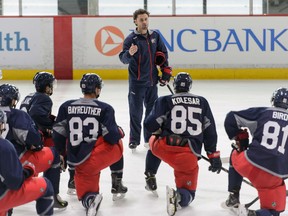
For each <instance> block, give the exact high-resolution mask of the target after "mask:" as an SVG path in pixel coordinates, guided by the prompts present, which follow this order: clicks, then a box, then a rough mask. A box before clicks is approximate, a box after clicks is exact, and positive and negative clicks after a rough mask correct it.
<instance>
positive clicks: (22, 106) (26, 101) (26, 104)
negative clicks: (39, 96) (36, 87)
mask: <svg viewBox="0 0 288 216" xmlns="http://www.w3.org/2000/svg"><path fill="white" fill-rule="evenodd" d="M34 94H35V92H34V93H30V94H29V95H27V96H26V97H25V98H24V100H23V101H22V102H21V104H20V109H21V110H23V111H25V112H28V110H29V109H30V102H31V100H32V97H33V96H34Z"/></svg>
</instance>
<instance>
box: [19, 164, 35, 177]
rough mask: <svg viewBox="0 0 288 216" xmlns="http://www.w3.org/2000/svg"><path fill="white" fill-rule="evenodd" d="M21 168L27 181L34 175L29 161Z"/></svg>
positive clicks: (33, 169)
mask: <svg viewBox="0 0 288 216" xmlns="http://www.w3.org/2000/svg"><path fill="white" fill-rule="evenodd" d="M22 166H23V175H24V178H25V179H28V178H30V177H32V176H34V175H35V174H36V171H35V166H34V164H32V163H30V162H29V161H25V162H24V163H23V164H22Z"/></svg>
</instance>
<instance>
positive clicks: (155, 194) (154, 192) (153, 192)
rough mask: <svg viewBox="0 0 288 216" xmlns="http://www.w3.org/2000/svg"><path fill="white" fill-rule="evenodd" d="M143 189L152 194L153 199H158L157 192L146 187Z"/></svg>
mask: <svg viewBox="0 0 288 216" xmlns="http://www.w3.org/2000/svg"><path fill="white" fill-rule="evenodd" d="M145 189H146V190H147V191H151V192H152V194H153V195H154V196H155V197H159V195H158V192H157V190H150V189H149V188H148V187H147V186H145Z"/></svg>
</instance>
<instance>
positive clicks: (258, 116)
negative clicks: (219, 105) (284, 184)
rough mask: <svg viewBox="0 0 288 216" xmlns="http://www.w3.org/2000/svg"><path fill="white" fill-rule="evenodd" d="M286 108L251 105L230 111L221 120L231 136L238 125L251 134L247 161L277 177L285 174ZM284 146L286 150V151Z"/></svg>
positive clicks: (287, 154) (287, 168) (287, 153)
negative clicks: (247, 107)
mask: <svg viewBox="0 0 288 216" xmlns="http://www.w3.org/2000/svg"><path fill="white" fill-rule="evenodd" d="M287 123H288V111H287V110H284V109H281V108H276V107H253V108H249V109H246V110H241V111H238V112H235V111H231V112H229V113H228V114H227V116H226V119H225V123H224V125H225V130H226V132H227V134H228V137H229V138H230V139H233V138H234V137H235V136H236V135H237V134H238V132H239V130H240V128H241V127H246V128H248V129H249V130H250V133H251V135H252V142H251V143H250V145H249V148H248V149H247V151H246V152H245V154H246V157H247V159H248V161H249V162H251V163H252V164H253V165H255V166H257V167H258V168H260V169H262V170H264V171H267V172H269V173H270V174H272V175H275V176H279V177H285V178H287V177H288V166H286V165H287V164H288V145H287V144H288V139H287V138H288V124H287ZM286 149H287V151H286Z"/></svg>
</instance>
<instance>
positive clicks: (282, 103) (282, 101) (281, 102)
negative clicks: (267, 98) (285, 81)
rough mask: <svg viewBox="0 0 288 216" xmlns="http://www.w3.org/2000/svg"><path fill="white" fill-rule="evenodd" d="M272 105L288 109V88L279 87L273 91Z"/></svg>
mask: <svg viewBox="0 0 288 216" xmlns="http://www.w3.org/2000/svg"><path fill="white" fill-rule="evenodd" d="M271 103H272V106H275V107H281V108H284V109H288V89H287V88H283V87H281V88H278V89H276V90H275V91H274V92H273V95H272V98H271Z"/></svg>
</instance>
